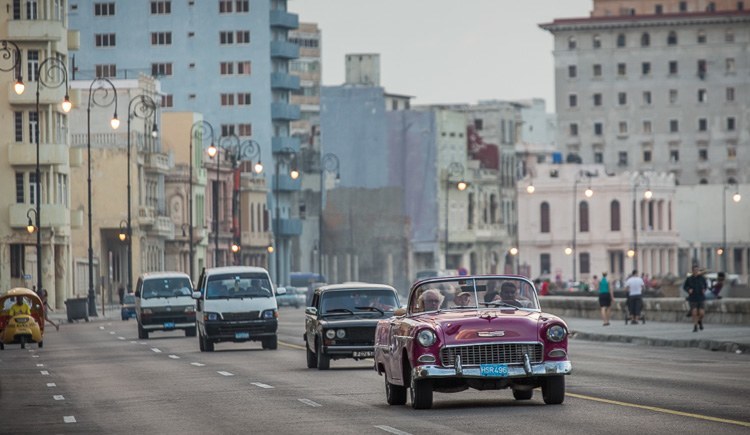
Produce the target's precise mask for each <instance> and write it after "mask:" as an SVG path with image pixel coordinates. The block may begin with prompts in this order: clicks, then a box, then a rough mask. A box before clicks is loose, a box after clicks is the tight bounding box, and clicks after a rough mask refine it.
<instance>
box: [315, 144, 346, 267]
mask: <svg viewBox="0 0 750 435" xmlns="http://www.w3.org/2000/svg"><path fill="white" fill-rule="evenodd" d="M339 163H340V162H339V158H338V156H336V154H333V153H326V154H324V155H323V156H322V157H321V158H320V218H319V219H318V274H320V275H321V276H322V275H323V233H324V229H325V225H324V224H323V210H324V208H325V175H326V173H331V174H336V182H338V181H339V180H340V179H341V173H340V172H339V166H340V164H339Z"/></svg>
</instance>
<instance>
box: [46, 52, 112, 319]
mask: <svg viewBox="0 0 750 435" xmlns="http://www.w3.org/2000/svg"><path fill="white" fill-rule="evenodd" d="M48 60H49V59H48ZM40 80H41V77H40ZM94 86H96V88H95V87H94ZM66 98H67V97H66ZM92 105H93V106H95V107H96V106H98V107H109V106H114V115H113V116H112V119H111V120H110V123H109V124H110V126H111V127H112V129H114V130H117V127H119V126H120V120H119V119H117V89H116V88H115V85H114V84H113V83H112V82H111V81H110V80H109V79H108V78H105V77H97V78H95V79H94V80H92V81H91V84H90V85H89V104H88V107H86V138H87V141H86V142H87V143H86V150H87V152H88V206H89V213H88V218H89V228H88V229H89V316H94V317H96V316H97V314H96V293H95V292H94V242H93V235H92V225H93V218H92V213H91V198H92V193H91V106H92ZM63 110H64V108H63Z"/></svg>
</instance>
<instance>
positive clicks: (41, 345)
mask: <svg viewBox="0 0 750 435" xmlns="http://www.w3.org/2000/svg"><path fill="white" fill-rule="evenodd" d="M37 346H39V349H41V348H42V347H44V341H40V342H39V344H38V345H37Z"/></svg>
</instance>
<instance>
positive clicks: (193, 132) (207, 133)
mask: <svg viewBox="0 0 750 435" xmlns="http://www.w3.org/2000/svg"><path fill="white" fill-rule="evenodd" d="M206 137H209V138H211V146H210V147H209V148H211V147H214V148H215V145H214V127H213V126H212V125H211V124H210V123H209V122H208V121H203V120H201V121H196V122H194V123H193V125H192V126H191V127H190V157H189V158H188V160H189V165H188V167H189V168H190V169H189V170H188V177H189V181H188V196H189V198H188V214H189V215H190V216H189V227H190V228H189V230H190V234H189V238H188V244H189V247H188V248H189V253H190V254H189V255H190V279H191V280H194V279H195V258H194V257H195V251H194V249H195V247H194V243H193V160H195V155H194V154H193V139H194V138H195V139H198V140H200V141H201V147H202V146H203V139H204V138H206ZM201 155H202V154H201Z"/></svg>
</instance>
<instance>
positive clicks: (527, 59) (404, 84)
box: [288, 0, 593, 112]
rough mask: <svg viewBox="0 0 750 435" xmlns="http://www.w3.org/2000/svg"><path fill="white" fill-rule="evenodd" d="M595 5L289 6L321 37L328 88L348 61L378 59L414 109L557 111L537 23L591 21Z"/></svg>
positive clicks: (326, 0)
mask: <svg viewBox="0 0 750 435" xmlns="http://www.w3.org/2000/svg"><path fill="white" fill-rule="evenodd" d="M592 7H593V0H516V1H510V0H289V1H288V9H289V11H290V12H293V13H296V14H299V20H300V22H314V23H317V24H318V26H319V27H320V29H321V31H322V35H323V42H322V49H323V55H322V56H323V84H324V85H339V84H341V83H343V81H344V56H345V55H346V54H349V53H379V54H380V67H381V72H380V73H381V75H380V81H381V86H383V87H384V88H385V89H386V90H387V91H388V92H392V93H396V94H405V95H412V96H414V97H415V99H414V100H413V103H414V104H431V103H476V102H477V101H478V100H486V99H503V100H518V99H526V98H534V97H537V98H543V99H545V100H546V101H547V111H548V112H554V98H555V97H554V71H553V59H552V35H551V34H550V33H549V32H547V31H544V30H542V29H540V28H539V26H538V24H540V23H547V22H551V21H552V20H553V19H555V18H572V17H586V16H589V13H590V11H591V9H592Z"/></svg>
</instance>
